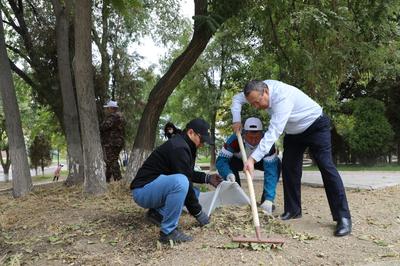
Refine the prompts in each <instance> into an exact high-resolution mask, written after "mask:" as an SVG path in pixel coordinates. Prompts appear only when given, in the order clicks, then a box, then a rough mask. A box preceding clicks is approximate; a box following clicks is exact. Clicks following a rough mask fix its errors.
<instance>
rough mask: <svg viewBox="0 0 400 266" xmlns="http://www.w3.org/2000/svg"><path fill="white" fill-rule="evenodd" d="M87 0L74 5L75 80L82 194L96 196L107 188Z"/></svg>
mask: <svg viewBox="0 0 400 266" xmlns="http://www.w3.org/2000/svg"><path fill="white" fill-rule="evenodd" d="M91 3H92V1H91V0H81V1H79V4H78V3H76V5H75V59H74V61H75V65H74V71H75V81H76V91H77V98H78V110H79V117H80V125H81V131H82V146H83V159H84V163H85V167H84V174H85V180H84V184H83V190H84V193H87V194H94V195H99V194H103V193H105V192H106V190H107V186H106V177H105V172H104V168H105V163H104V160H103V151H102V148H101V143H100V132H99V122H98V118H97V112H96V103H95V97H94V86H93V67H92V42H91V41H92V40H91V34H90V29H91V26H92V23H91V7H92V5H91Z"/></svg>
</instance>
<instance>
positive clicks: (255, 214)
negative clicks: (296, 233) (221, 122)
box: [236, 131, 260, 238]
mask: <svg viewBox="0 0 400 266" xmlns="http://www.w3.org/2000/svg"><path fill="white" fill-rule="evenodd" d="M236 136H237V138H238V142H239V147H240V153H241V154H242V160H243V164H245V163H246V161H247V155H246V150H245V149H244V145H243V139H242V135H241V134H240V132H239V131H238V132H236ZM245 174H246V179H247V186H248V187H249V193H250V203H251V212H252V214H253V222H254V227H255V228H256V235H257V238H260V219H259V218H258V211H257V203H256V194H255V193H254V186H253V178H252V177H251V174H250V172H249V171H248V170H246V171H245Z"/></svg>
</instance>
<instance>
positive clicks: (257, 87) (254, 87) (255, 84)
mask: <svg viewBox="0 0 400 266" xmlns="http://www.w3.org/2000/svg"><path fill="white" fill-rule="evenodd" d="M265 89H268V86H267V84H265V83H264V82H263V81H262V80H252V81H250V82H248V83H247V84H246V86H244V88H243V93H244V96H246V97H247V96H249V94H250V93H251V92H252V91H258V92H260V93H262V92H264V90H265Z"/></svg>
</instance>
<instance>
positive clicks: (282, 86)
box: [231, 80, 322, 162]
mask: <svg viewBox="0 0 400 266" xmlns="http://www.w3.org/2000/svg"><path fill="white" fill-rule="evenodd" d="M264 83H265V84H267V86H268V89H269V108H268V109H267V110H266V111H267V112H268V113H269V115H270V116H271V119H270V123H269V126H268V130H267V131H266V132H265V134H264V137H263V138H262V140H261V141H260V143H259V144H258V147H257V148H256V150H255V151H254V152H253V153H252V154H251V157H253V159H254V160H256V161H257V162H258V161H260V160H261V159H262V158H263V157H264V156H265V155H266V154H267V153H268V152H269V150H270V149H271V147H272V145H273V144H274V143H275V141H277V140H278V138H279V136H280V135H281V134H282V133H283V132H284V131H285V132H286V133H287V134H299V133H302V132H304V131H305V130H306V129H307V128H308V127H309V126H311V124H312V123H314V121H315V120H316V119H317V118H318V117H320V116H321V114H322V108H321V106H320V105H319V104H317V103H316V102H315V101H313V100H312V99H311V98H310V97H308V96H307V95H306V94H305V93H304V92H302V91H301V90H299V89H298V88H296V87H294V86H291V85H288V84H286V83H283V82H281V81H277V80H265V81H264ZM245 103H248V101H247V100H246V97H245V96H244V93H243V92H241V93H238V94H236V95H235V96H234V97H233V100H232V106H231V112H232V122H233V123H235V122H241V119H240V112H241V110H242V105H243V104H245Z"/></svg>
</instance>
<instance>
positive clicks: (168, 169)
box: [131, 118, 222, 243]
mask: <svg viewBox="0 0 400 266" xmlns="http://www.w3.org/2000/svg"><path fill="white" fill-rule="evenodd" d="M208 130H209V125H208V123H207V122H206V121H204V120H203V119H200V118H196V119H193V120H191V121H190V122H189V123H188V124H187V125H186V128H185V130H184V131H183V133H182V134H179V135H177V136H175V137H174V138H171V139H169V140H168V141H167V142H165V143H164V144H162V145H161V146H159V147H158V148H156V149H155V150H154V151H153V152H152V153H151V154H150V156H149V157H148V158H147V159H146V161H145V162H144V163H143V165H142V166H141V168H140V169H139V171H138V173H137V175H136V177H135V178H134V179H133V181H132V183H131V190H132V197H133V200H134V201H135V202H136V203H137V204H138V205H139V206H141V207H143V208H147V209H149V210H148V212H147V218H148V219H149V220H150V221H152V222H153V223H156V224H158V225H160V229H161V230H160V239H159V240H160V242H163V243H169V241H170V240H173V241H174V242H186V241H191V240H192V237H191V236H188V235H186V234H185V233H183V232H182V231H180V230H179V229H178V223H179V218H180V216H181V213H182V208H183V206H186V208H187V209H188V211H189V213H190V214H191V215H193V216H194V217H195V219H196V220H197V222H198V223H199V224H200V226H204V225H206V224H208V223H209V217H208V216H207V215H206V214H205V213H204V212H203V211H202V209H201V205H200V204H199V201H198V198H197V196H196V192H195V190H194V188H193V183H192V182H195V183H209V184H211V185H213V186H214V187H216V186H218V184H219V183H220V182H221V181H222V179H221V178H220V176H219V175H217V174H214V175H208V174H205V173H203V172H196V171H194V170H193V169H194V164H195V159H196V153H197V148H199V147H201V146H203V144H204V143H205V142H206V143H208V144H211V140H210V135H209V133H208Z"/></svg>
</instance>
